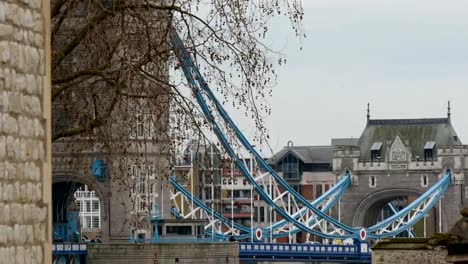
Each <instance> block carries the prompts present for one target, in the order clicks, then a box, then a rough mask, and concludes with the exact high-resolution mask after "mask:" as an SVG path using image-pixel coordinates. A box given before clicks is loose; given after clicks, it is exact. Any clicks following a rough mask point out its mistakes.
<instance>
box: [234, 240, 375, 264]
mask: <svg viewBox="0 0 468 264" xmlns="http://www.w3.org/2000/svg"><path fill="white" fill-rule="evenodd" d="M239 258H240V260H242V261H295V262H300V261H307V262H309V261H320V262H346V263H371V253H370V250H369V248H368V245H367V243H362V244H356V245H322V244H313V245H309V244H275V243H239Z"/></svg>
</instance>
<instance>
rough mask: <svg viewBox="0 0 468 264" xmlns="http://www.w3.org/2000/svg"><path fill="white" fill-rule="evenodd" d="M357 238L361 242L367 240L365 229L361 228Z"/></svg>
mask: <svg viewBox="0 0 468 264" xmlns="http://www.w3.org/2000/svg"><path fill="white" fill-rule="evenodd" d="M359 237H360V238H361V240H366V238H367V232H366V229H364V228H361V230H359Z"/></svg>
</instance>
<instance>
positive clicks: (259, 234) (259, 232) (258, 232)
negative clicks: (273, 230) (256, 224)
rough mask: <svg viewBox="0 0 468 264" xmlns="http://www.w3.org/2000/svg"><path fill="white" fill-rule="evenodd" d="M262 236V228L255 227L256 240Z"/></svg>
mask: <svg viewBox="0 0 468 264" xmlns="http://www.w3.org/2000/svg"><path fill="white" fill-rule="evenodd" d="M262 236H263V233H262V230H261V229H260V228H257V230H255V237H256V238H257V240H260V239H262Z"/></svg>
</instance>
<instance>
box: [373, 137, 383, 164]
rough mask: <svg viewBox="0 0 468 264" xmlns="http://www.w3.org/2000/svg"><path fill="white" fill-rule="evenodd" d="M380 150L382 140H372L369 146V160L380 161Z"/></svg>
mask: <svg viewBox="0 0 468 264" xmlns="http://www.w3.org/2000/svg"><path fill="white" fill-rule="evenodd" d="M381 150H382V142H374V144H372V147H371V161H372V162H374V161H378V162H380V159H381V157H382V156H381V152H382V151H381Z"/></svg>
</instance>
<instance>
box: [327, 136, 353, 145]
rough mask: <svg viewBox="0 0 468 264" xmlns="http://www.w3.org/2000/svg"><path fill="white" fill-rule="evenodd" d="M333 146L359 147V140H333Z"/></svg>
mask: <svg viewBox="0 0 468 264" xmlns="http://www.w3.org/2000/svg"><path fill="white" fill-rule="evenodd" d="M331 143H332V146H357V145H358V144H359V138H332V140H331Z"/></svg>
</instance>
